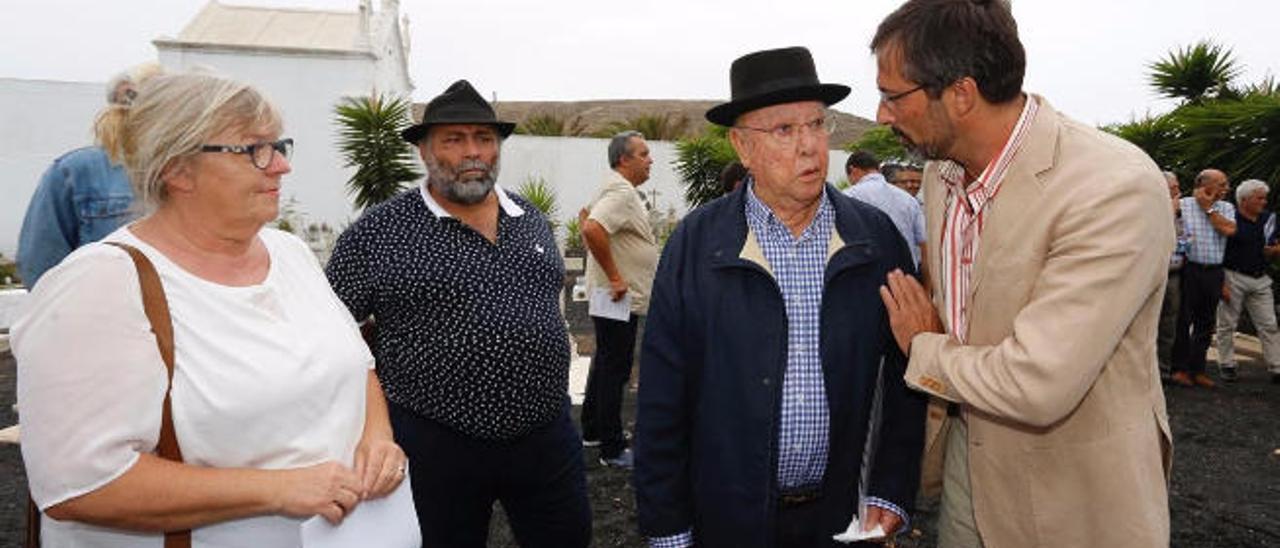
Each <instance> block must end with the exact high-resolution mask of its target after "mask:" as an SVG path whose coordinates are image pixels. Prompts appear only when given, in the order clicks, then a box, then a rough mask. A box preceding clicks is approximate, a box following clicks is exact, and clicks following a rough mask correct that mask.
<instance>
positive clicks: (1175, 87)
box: [1148, 41, 1241, 104]
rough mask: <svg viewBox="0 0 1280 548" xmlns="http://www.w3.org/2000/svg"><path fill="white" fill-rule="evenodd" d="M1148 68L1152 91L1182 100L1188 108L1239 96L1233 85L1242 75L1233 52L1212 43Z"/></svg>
mask: <svg viewBox="0 0 1280 548" xmlns="http://www.w3.org/2000/svg"><path fill="white" fill-rule="evenodd" d="M1148 68H1150V69H1151V74H1150V76H1149V82H1150V84H1151V87H1153V88H1155V89H1156V91H1157V92H1158V93H1160V95H1163V96H1165V97H1168V98H1170V99H1181V100H1182V101H1183V103H1184V104H1200V103H1203V102H1204V101H1205V100H1207V99H1217V98H1231V97H1233V96H1236V95H1238V92H1237V91H1236V90H1234V89H1233V88H1232V87H1231V85H1232V80H1234V79H1235V78H1236V77H1237V76H1239V75H1240V72H1241V67H1240V65H1239V64H1238V63H1237V62H1236V60H1235V58H1233V57H1232V53H1231V50H1230V49H1227V48H1225V47H1223V46H1221V45H1219V44H1215V43H1213V42H1211V41H1202V42H1198V43H1196V44H1193V45H1190V46H1187V47H1184V48H1181V49H1178V50H1174V51H1171V52H1169V55H1168V56H1166V57H1165V58H1164V59H1161V60H1159V61H1156V62H1153V63H1151V64H1150V65H1148Z"/></svg>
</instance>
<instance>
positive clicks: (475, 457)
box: [388, 402, 591, 548]
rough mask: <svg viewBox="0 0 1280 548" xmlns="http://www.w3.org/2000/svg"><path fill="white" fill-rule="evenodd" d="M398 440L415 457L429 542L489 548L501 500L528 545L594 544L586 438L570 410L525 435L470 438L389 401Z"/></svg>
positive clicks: (570, 547) (418, 500) (413, 477)
mask: <svg viewBox="0 0 1280 548" xmlns="http://www.w3.org/2000/svg"><path fill="white" fill-rule="evenodd" d="M388 406H389V407H390V411H391V427H392V429H393V430H394V431H395V438H396V443H399V444H400V447H401V448H402V449H404V452H405V453H406V454H407V455H408V457H409V478H410V481H411V482H412V487H413V503H414V506H416V508H417V512H418V525H419V527H420V528H421V529H422V545H423V546H429V547H431V548H484V547H485V545H486V542H487V541H488V536H489V519H490V517H491V514H492V511H493V503H494V502H495V501H497V502H501V503H502V509H503V510H504V511H505V512H506V514H507V520H508V521H509V522H510V524H511V530H512V532H513V533H515V537H516V542H518V543H519V544H520V546H521V547H523V548H586V547H587V546H588V545H589V544H590V543H591V506H590V504H589V503H588V501H587V482H586V472H585V468H584V466H583V463H582V443H581V442H580V441H579V439H578V432H577V430H576V429H575V428H574V427H573V421H572V419H571V417H570V416H569V405H568V403H567V402H566V405H565V409H564V412H563V413H562V414H561V416H560V417H558V418H556V419H555V420H553V421H551V423H549V424H547V425H546V426H543V427H542V428H540V429H539V430H537V431H534V432H533V433H530V434H529V435H527V436H524V437H522V438H519V439H516V440H511V441H504V442H494V441H485V440H478V439H475V438H471V437H468V436H464V435H462V434H460V433H458V432H455V431H453V430H451V429H449V428H448V427H446V426H444V425H442V424H440V423H437V422H435V421H433V420H430V419H427V418H424V417H422V416H420V415H418V414H417V413H415V412H413V411H411V410H409V409H407V408H404V407H402V406H399V405H396V404H394V403H389V404H388Z"/></svg>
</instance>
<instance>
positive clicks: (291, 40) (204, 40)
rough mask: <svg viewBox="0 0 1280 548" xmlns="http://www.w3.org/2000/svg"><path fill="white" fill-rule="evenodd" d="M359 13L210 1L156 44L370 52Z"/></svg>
mask: <svg viewBox="0 0 1280 548" xmlns="http://www.w3.org/2000/svg"><path fill="white" fill-rule="evenodd" d="M361 33H362V29H361V28H360V14H359V12H356V11H350V12H346V11H325V10H313V9H297V8H263V7H257V6H237V5H229V4H223V3H221V2H219V1H218V0H210V2H209V3H208V4H205V6H204V9H202V10H201V11H200V13H199V14H198V15H196V17H195V19H192V20H191V22H190V23H188V24H187V26H186V28H184V29H182V33H181V34H179V35H178V37H177V38H173V39H161V40H157V41H156V44H157V45H167V46H175V47H198V46H212V47H229V48H236V49H267V50H296V51H310V52H349V53H368V52H369V47H368V41H367V38H366V39H362V38H363V37H362V36H361Z"/></svg>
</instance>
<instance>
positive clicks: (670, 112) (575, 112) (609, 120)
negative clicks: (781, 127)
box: [414, 99, 875, 148]
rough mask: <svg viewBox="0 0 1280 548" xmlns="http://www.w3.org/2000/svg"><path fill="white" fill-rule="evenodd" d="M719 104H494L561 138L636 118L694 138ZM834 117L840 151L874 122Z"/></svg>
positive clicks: (598, 132)
mask: <svg viewBox="0 0 1280 548" xmlns="http://www.w3.org/2000/svg"><path fill="white" fill-rule="evenodd" d="M719 103H720V101H709V100H676V99H626V100H614V101H499V102H498V103H496V104H494V108H495V109H496V110H497V111H498V118H499V119H501V120H510V121H513V122H516V123H519V124H523V123H525V122H527V121H529V120H530V118H536V117H539V116H548V115H549V116H551V117H553V118H555V119H557V121H558V122H560V123H563V125H564V126H565V127H564V132H563V133H561V134H563V135H571V136H584V137H593V136H608V135H610V134H612V133H613V129H614V128H613V127H611V125H612V124H615V123H620V122H621V123H625V122H626V121H628V120H634V119H637V118H640V117H662V116H666V117H667V123H668V124H669V125H671V126H679V127H680V129H681V131H679V134H680V135H681V136H685V137H687V136H690V135H696V134H697V133H699V132H701V131H702V130H703V128H704V127H705V126H707V125H708V123H707V121H706V118H704V117H703V115H704V114H705V113H706V112H707V109H709V108H711V107H713V106H715V105H717V104H719ZM414 107H415V108H414V118H415V119H417V118H418V117H419V116H421V113H422V108H423V105H421V104H418V105H414ZM832 112H833V113H834V115H835V117H836V130H835V132H834V133H832V135H831V147H832V148H841V147H843V146H844V145H845V144H847V143H850V142H853V141H855V140H857V139H858V137H861V136H862V134H863V132H865V131H866V130H867V129H870V128H871V127H872V126H874V125H875V122H872V121H871V120H867V119H865V118H861V117H858V116H854V115H852V114H848V113H845V112H840V111H838V110H833V111H832Z"/></svg>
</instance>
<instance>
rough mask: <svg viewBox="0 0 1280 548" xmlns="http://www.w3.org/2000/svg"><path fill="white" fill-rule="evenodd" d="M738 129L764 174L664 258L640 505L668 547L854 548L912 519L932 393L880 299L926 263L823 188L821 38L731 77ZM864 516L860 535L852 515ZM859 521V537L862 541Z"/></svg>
mask: <svg viewBox="0 0 1280 548" xmlns="http://www.w3.org/2000/svg"><path fill="white" fill-rule="evenodd" d="M730 81H731V87H732V97H733V100H732V101H730V102H728V103H725V104H722V105H719V106H716V107H715V108H712V109H711V110H709V111H707V119H708V120H710V121H711V122H712V123H715V124H719V125H722V126H727V127H729V128H730V130H729V139H730V141H731V142H732V144H733V147H734V150H736V151H737V152H738V155H739V157H740V158H741V160H742V163H743V165H745V166H746V167H747V168H748V169H749V170H750V176H749V177H748V179H747V180H746V181H745V182H744V184H743V185H742V186H741V187H739V188H738V189H737V190H735V191H734V192H732V193H730V194H728V195H726V196H724V197H722V198H720V199H718V200H716V201H714V202H711V203H710V204H707V205H705V206H703V207H701V208H698V209H697V210H695V211H693V212H692V213H690V214H689V216H688V217H686V218H685V219H684V221H683V222H681V223H680V226H679V227H678V228H677V229H676V231H675V233H674V234H673V235H672V236H671V239H670V240H669V241H668V243H667V245H666V248H665V249H664V251H663V254H662V258H661V260H660V262H659V266H658V272H657V276H656V280H655V282H654V285H653V295H652V300H651V302H650V309H649V319H648V327H647V328H646V329H647V331H646V334H645V338H644V347H643V350H642V353H641V365H640V392H639V396H638V409H639V411H638V419H637V423H636V441H635V466H636V468H635V487H636V503H637V510H638V514H639V516H638V517H639V523H640V529H641V532H642V533H643V534H644V535H646V536H648V537H649V538H650V542H651V545H652V546H690V545H692V544H697V545H698V546H712V547H722V546H723V547H730V546H731V547H734V548H751V547H761V548H765V547H780V548H785V547H805V548H811V547H815V546H832V545H838V544H837V543H836V541H834V540H833V535H837V534H839V533H842V532H844V531H845V530H846V528H847V527H849V528H853V527H856V528H858V529H861V530H870V529H874V528H875V527H877V526H879V527H880V528H882V529H883V530H884V531H885V532H886V533H887V534H889V535H893V534H895V533H896V532H898V531H900V530H902V529H903V525H904V524H905V522H906V520H907V517H908V516H909V512H910V509H911V504H912V501H913V499H914V497H915V494H916V487H917V483H918V477H919V464H920V454H921V446H922V440H923V435H924V409H925V401H924V399H923V398H922V397H921V396H919V395H918V394H916V393H912V392H909V391H908V390H907V388H906V386H905V384H904V382H903V380H902V378H901V377H902V373H903V369H904V364H905V359H904V357H903V355H902V353H901V352H900V350H899V349H898V347H897V345H896V344H895V343H894V339H893V336H892V334H891V331H890V327H889V322H888V318H887V315H886V312H885V309H884V305H883V303H882V302H881V300H880V297H879V290H880V286H881V284H882V282H883V280H884V279H885V276H886V275H887V274H888V273H889V272H892V271H895V270H902V271H906V272H911V271H912V269H913V267H912V259H911V252H910V250H908V248H907V246H906V243H905V242H904V241H903V240H902V237H901V236H900V235H899V234H898V232H897V229H895V228H894V225H893V223H892V221H890V220H889V218H888V217H887V216H885V215H884V214H883V213H881V212H880V211H879V210H877V209H875V208H874V207H872V206H869V205H866V204H863V203H861V202H858V201H855V200H853V199H852V198H849V197H847V196H844V195H843V194H841V193H840V192H838V191H837V190H836V189H835V188H834V187H833V186H831V185H830V184H828V183H827V182H826V176H827V162H828V154H829V150H828V136H829V130H830V125H829V123H828V115H827V112H826V107H828V106H830V105H831V104H834V103H836V102H838V101H840V100H841V99H843V98H844V97H845V96H846V95H847V94H848V93H849V88H847V87H845V86H841V85H835V84H823V83H819V81H818V77H817V72H816V70H815V69H814V65H813V59H812V57H811V56H810V54H809V52H808V50H806V49H804V48H787V49H779V50H768V51H761V52H756V53H752V54H749V55H746V56H744V57H741V58H739V59H738V60H737V61H735V62H734V63H733V66H732V68H731V70H730ZM855 516H857V518H858V519H859V522H860V523H857V524H853V525H852V527H850V525H851V524H850V522H851V520H852V518H854V517H855ZM858 529H855V530H854V532H857V530H858Z"/></svg>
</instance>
